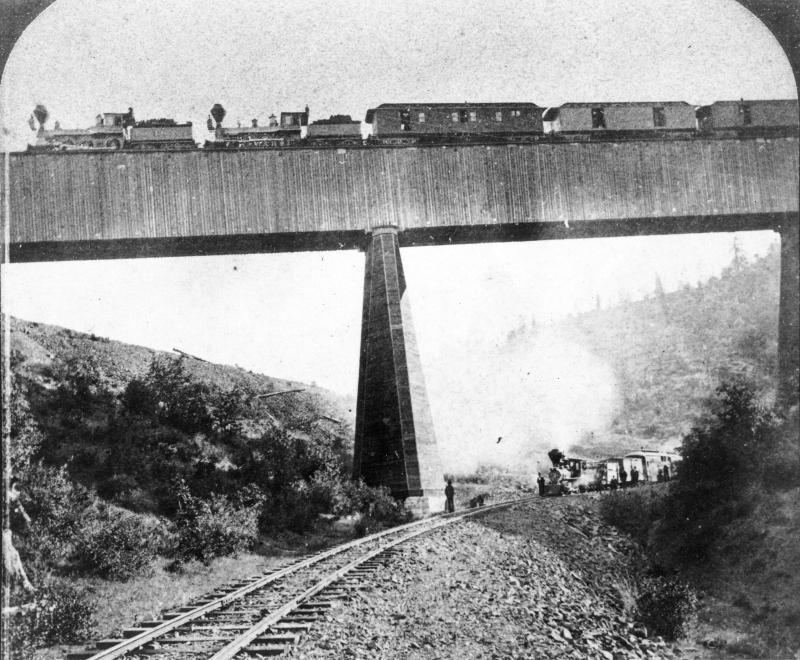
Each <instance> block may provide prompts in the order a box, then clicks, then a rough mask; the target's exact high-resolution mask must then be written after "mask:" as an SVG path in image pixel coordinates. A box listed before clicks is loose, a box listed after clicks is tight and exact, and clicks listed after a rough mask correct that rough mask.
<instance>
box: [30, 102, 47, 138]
mask: <svg viewBox="0 0 800 660" xmlns="http://www.w3.org/2000/svg"><path fill="white" fill-rule="evenodd" d="M33 114H34V116H35V117H36V121H38V122H39V133H44V123H45V122H46V121H47V118H48V117H49V116H50V113H49V112H47V108H45V107H44V106H43V105H42V104H41V103H39V104H37V106H36V107H35V108H34V109H33Z"/></svg>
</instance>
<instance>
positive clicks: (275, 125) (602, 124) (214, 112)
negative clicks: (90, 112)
mask: <svg viewBox="0 0 800 660" xmlns="http://www.w3.org/2000/svg"><path fill="white" fill-rule="evenodd" d="M225 115H226V111H225V109H224V108H223V107H222V105H220V104H219V103H217V104H215V105H214V106H213V108H212V109H211V113H210V115H209V117H208V122H207V128H208V132H209V134H210V135H209V137H208V139H206V140H205V142H204V144H203V145H202V147H203V148H205V149H213V150H231V149H234V150H236V149H268V148H279V149H285V148H292V147H336V148H339V147H352V146H365V147H369V146H386V145H399V146H414V145H437V144H442V145H447V144H503V143H508V144H514V143H529V142H538V141H588V140H611V141H618V140H631V139H637V140H641V139H661V140H664V139H695V138H703V137H706V138H708V137H765V138H768V137H773V136H785V135H795V136H796V135H798V132H799V131H798V102H797V100H751V101H745V100H739V101H717V102H716V103H712V104H710V105H702V106H691V105H689V104H688V103H685V102H683V101H670V102H661V103H642V102H613V103H564V104H563V105H561V106H558V107H542V106H539V105H536V104H535V103H530V102H513V103H512V102H510V103H466V102H465V103H383V104H381V105H378V106H376V107H374V108H370V109H369V110H367V113H366V117H365V123H366V124H367V125H369V126H370V127H371V131H369V135H367V136H364V131H362V124H361V122H360V121H358V120H354V119H352V118H351V117H350V116H349V115H332V116H331V117H328V118H327V119H317V120H315V121H311V122H310V121H309V108H308V106H306V108H305V109H304V110H302V111H288V112H281V113H280V114H279V116H275V115H271V116H270V117H269V119H268V121H267V123H266V124H265V125H259V123H258V120H257V119H253V120H252V121H251V125H250V126H241V125H238V126H235V127H230V126H223V121H224V118H225ZM47 116H48V113H47V110H46V109H45V108H44V107H43V106H41V105H40V106H37V107H36V109H35V110H34V113H33V115H32V116H31V119H30V125H31V128H32V129H33V130H36V123H37V121H38V124H39V128H38V132H37V140H36V144H35V145H32V146H31V147H29V150H31V151H86V150H102V151H112V150H117V149H129V150H153V149H177V150H182V149H195V148H200V145H198V144H197V143H195V141H194V137H193V133H192V125H191V123H188V122H187V123H182V124H181V123H177V122H176V121H174V120H172V119H155V120H152V119H151V120H146V121H139V122H137V121H135V119H134V117H133V109H131V108H129V109H128V112H127V113H119V112H106V113H101V114H99V115H97V118H96V121H95V125H94V126H91V127H90V128H87V129H62V128H61V127H60V126H58V125H56V127H55V128H53V129H49V130H48V129H46V128H45V122H46V121H47Z"/></svg>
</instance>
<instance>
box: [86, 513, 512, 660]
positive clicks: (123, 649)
mask: <svg viewBox="0 0 800 660" xmlns="http://www.w3.org/2000/svg"><path fill="white" fill-rule="evenodd" d="M515 501H519V500H515ZM491 506H497V505H491ZM488 508H489V507H484V509H488ZM458 515H463V514H461V513H448V514H442V515H438V516H436V517H435V518H426V519H423V520H416V521H414V522H410V523H406V524H404V525H398V526H397V527H391V528H389V529H385V530H383V531H382V532H377V533H375V534H371V535H370V536H365V537H363V538H360V539H355V540H353V541H349V542H348V543H345V544H343V545H337V546H335V547H333V548H330V549H329V550H326V551H324V552H322V553H320V554H317V555H314V556H313V557H309V558H308V559H304V560H302V561H300V562H298V563H296V564H291V565H290V566H287V567H285V568H282V569H279V570H277V571H275V572H274V573H270V574H269V575H265V576H264V577H262V578H259V579H257V580H255V581H254V582H251V583H250V584H247V585H245V586H243V587H240V588H239V589H236V590H235V591H232V592H231V593H228V594H225V595H224V596H220V597H218V598H215V599H214V600H212V601H211V602H209V603H206V604H205V605H200V606H198V607H197V608H195V609H193V610H190V611H189V612H185V613H183V614H179V615H178V616H176V617H174V618H171V619H168V620H166V621H164V623H162V624H160V625H158V626H154V627H153V628H150V629H148V630H146V631H144V632H141V633H139V634H138V635H135V636H133V637H131V638H129V639H126V640H124V641H121V642H120V643H119V644H116V645H114V646H110V647H109V648H107V649H102V650H98V651H97V653H95V654H94V655H92V656H90V657H89V658H88V659H87V660H114V659H115V658H120V657H122V656H123V655H125V654H126V653H129V652H130V651H134V650H136V649H137V648H139V647H141V646H143V645H145V644H147V643H148V642H151V641H153V640H155V639H158V638H159V637H161V636H162V635H165V634H166V633H168V632H171V631H172V630H175V629H176V628H179V627H181V626H182V625H184V624H187V623H189V622H190V621H193V620H195V619H199V618H200V617H203V616H205V615H206V614H208V613H210V612H213V611H215V610H218V609H220V608H221V607H223V606H225V605H227V604H228V603H230V602H232V601H235V600H238V599H240V598H242V597H244V596H246V595H247V594H249V593H251V592H253V591H257V590H258V589H261V588H262V587H265V586H267V585H268V584H270V583H272V582H275V581H277V580H280V579H281V578H284V577H286V576H288V575H291V574H292V573H296V572H298V571H300V570H302V569H304V568H308V567H309V566H313V565H314V564H317V563H319V562H321V561H323V560H325V559H328V558H329V557H333V556H335V555H337V554H341V553H343V552H346V551H347V550H350V549H352V548H356V547H358V546H360V545H364V544H366V543H370V542H372V541H375V540H377V539H380V538H383V537H384V536H388V535H390V534H398V533H402V532H403V531H405V530H408V529H412V528H416V527H419V526H421V525H430V524H431V521H432V520H441V519H442V518H451V517H453V516H458Z"/></svg>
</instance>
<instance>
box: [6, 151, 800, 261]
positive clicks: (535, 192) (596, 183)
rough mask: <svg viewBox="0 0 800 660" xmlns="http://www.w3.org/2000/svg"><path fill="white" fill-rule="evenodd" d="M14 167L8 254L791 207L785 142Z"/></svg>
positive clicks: (270, 155) (34, 159)
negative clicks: (77, 246)
mask: <svg viewBox="0 0 800 660" xmlns="http://www.w3.org/2000/svg"><path fill="white" fill-rule="evenodd" d="M10 158H11V162H10V190H9V204H10V238H11V243H12V256H13V253H14V250H15V249H16V250H20V251H21V253H24V251H25V248H26V247H28V248H29V247H31V246H35V245H37V244H58V243H59V242H63V243H69V244H74V243H80V242H93V243H94V244H99V243H103V242H107V241H132V242H131V245H134V244H135V242H136V241H137V240H156V239H159V240H160V239H175V240H182V239H187V238H191V237H206V238H209V237H210V238H213V239H215V240H216V239H219V238H225V237H261V239H260V240H261V242H260V243H258V241H256V242H255V243H253V244H252V245H253V251H263V250H265V249H284V248H282V247H281V246H280V245H278V244H277V243H276V244H275V245H277V247H275V245H271V244H270V241H269V237H270V236H271V235H274V236H276V237H277V236H282V237H284V238H286V237H289V238H291V237H292V236H293V235H295V236H296V237H297V240H289V241H288V242H287V243H286V247H285V249H295V250H296V249H304V244H305V243H306V242H308V241H309V240H313V239H314V238H320V237H322V239H324V238H325V236H326V235H330V236H332V237H348V236H349V237H352V236H359V235H360V236H363V233H364V232H365V231H368V230H369V229H370V228H372V227H376V226H381V225H397V226H399V228H400V229H401V230H407V231H410V232H412V234H413V233H414V232H416V234H417V235H420V236H422V235H423V234H424V233H425V232H426V231H428V232H429V233H430V232H432V233H430V236H431V237H432V239H431V240H432V241H433V242H447V241H448V240H450V239H449V238H448V236H449V233H450V232H451V230H452V232H454V233H458V230H459V229H464V228H467V229H468V228H470V227H474V228H479V227H481V228H487V227H488V228H500V227H502V226H506V225H531V226H534V225H535V226H541V225H544V226H546V225H549V224H559V225H564V226H566V224H581V223H587V224H588V223H594V222H601V221H613V222H619V221H625V220H634V219H636V220H637V221H638V222H639V223H641V222H642V221H643V220H647V219H653V220H660V221H661V223H660V226H665V223H667V225H668V222H669V219H670V218H706V219H713V218H715V217H716V218H724V217H727V216H731V217H734V216H735V217H748V216H763V217H776V216H777V217H780V216H783V215H785V214H790V215H791V216H792V217H794V215H795V214H797V211H798V141H797V139H796V138H793V137H787V138H775V139H769V140H765V139H696V140H674V141H666V140H664V141H631V142H619V143H613V142H568V143H550V142H540V143H535V144H526V145H513V146H506V145H503V146H499V145H492V146H486V145H482V146H447V147H441V146H439V147H397V148H388V147H387V148H381V147H367V148H364V147H356V148H347V149H291V150H289V149H287V150H282V151H278V150H253V151H237V152H217V151H203V150H196V151H186V152H177V151H176V152H138V153H134V152H102V153H98V152H95V153H65V154H13V155H11V157H10ZM735 228H736V227H732V228H731V229H735ZM717 230H719V228H717ZM323 244H324V246H325V247H326V249H327V248H328V247H337V243H336V241H335V240H333V241H328V242H325V240H323ZM259 245H261V246H262V247H261V248H259V247H258V246H259ZM338 245H339V246H340V247H353V244H352V240H349V239H342V241H339V244H338ZM212 251H213V250H212ZM131 256H136V255H135V254H133V255H131Z"/></svg>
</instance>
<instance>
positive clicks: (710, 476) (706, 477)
mask: <svg viewBox="0 0 800 660" xmlns="http://www.w3.org/2000/svg"><path fill="white" fill-rule="evenodd" d="M708 408H709V413H708V414H707V415H706V416H705V417H704V418H703V419H701V420H699V422H698V424H697V425H696V426H695V427H694V428H693V429H692V430H691V432H690V433H689V434H688V435H687V436H686V437H685V438H684V440H683V446H682V448H681V454H682V455H683V461H682V462H681V464H680V474H679V476H680V478H679V479H678V480H677V481H675V482H673V483H671V484H670V491H669V497H668V498H666V499H665V501H664V511H663V517H662V520H661V521H659V523H658V524H657V525H656V527H655V529H654V530H653V546H654V552H655V554H656V556H655V559H656V561H657V563H658V564H660V565H661V566H663V567H674V566H676V565H680V564H687V565H694V564H697V563H701V562H704V561H706V560H708V559H709V557H710V553H711V549H712V547H713V544H714V540H715V539H716V538H717V537H718V535H719V532H720V531H721V529H722V528H723V527H724V525H726V524H727V523H729V522H730V521H732V520H733V519H735V518H737V517H741V516H742V515H745V514H746V513H747V510H748V499H749V498H750V497H751V491H752V489H753V488H760V487H761V486H762V485H763V484H764V483H765V482H769V481H771V479H772V475H771V474H770V465H771V464H772V463H773V462H774V461H775V460H776V457H777V458H778V459H779V460H780V459H782V460H784V461H785V460H787V459H788V460H794V459H793V458H792V457H793V456H794V455H795V454H796V450H795V451H789V452H787V451H786V448H785V447H784V448H781V444H780V438H781V433H780V426H779V424H778V421H777V420H776V419H775V418H774V417H773V415H772V414H771V413H770V411H769V410H768V409H767V408H765V407H764V406H762V405H760V404H759V402H758V401H757V399H756V397H755V392H754V388H753V387H752V385H750V384H748V383H746V382H743V381H734V382H730V383H724V384H723V385H721V386H720V387H719V388H718V389H717V392H716V396H715V397H714V398H713V399H711V400H710V401H709V402H708Z"/></svg>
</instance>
